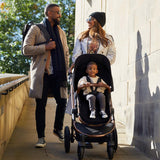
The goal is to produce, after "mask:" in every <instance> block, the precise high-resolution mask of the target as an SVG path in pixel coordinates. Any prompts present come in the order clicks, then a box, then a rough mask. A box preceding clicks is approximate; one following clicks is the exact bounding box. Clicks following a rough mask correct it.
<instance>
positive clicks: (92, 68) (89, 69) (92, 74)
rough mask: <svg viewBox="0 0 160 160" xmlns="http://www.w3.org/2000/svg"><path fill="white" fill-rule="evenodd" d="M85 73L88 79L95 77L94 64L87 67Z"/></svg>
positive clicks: (95, 69) (96, 70) (95, 66)
mask: <svg viewBox="0 0 160 160" xmlns="http://www.w3.org/2000/svg"><path fill="white" fill-rule="evenodd" d="M86 73H88V75H89V76H90V77H95V76H96V74H97V73H98V69H97V65H95V64H91V65H88V67H87V69H86Z"/></svg>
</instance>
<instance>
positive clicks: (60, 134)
mask: <svg viewBox="0 0 160 160" xmlns="http://www.w3.org/2000/svg"><path fill="white" fill-rule="evenodd" d="M53 134H54V135H56V136H57V137H58V138H59V140H60V141H61V142H63V141H64V136H63V133H62V130H57V129H54V130H53Z"/></svg>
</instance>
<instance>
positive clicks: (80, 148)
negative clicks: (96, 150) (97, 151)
mask: <svg viewBox="0 0 160 160" xmlns="http://www.w3.org/2000/svg"><path fill="white" fill-rule="evenodd" d="M84 148H85V147H84V146H80V145H79V144H78V148H77V154H78V160H82V159H83V156H84Z"/></svg>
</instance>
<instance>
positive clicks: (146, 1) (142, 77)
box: [75, 0, 160, 159]
mask: <svg viewBox="0 0 160 160" xmlns="http://www.w3.org/2000/svg"><path fill="white" fill-rule="evenodd" d="M95 11H103V12H106V25H105V26H104V29H105V31H106V32H107V33H108V34H111V35H112V36H113V38H114V41H115V45H116V50H117V55H116V62H115V63H114V64H113V65H112V66H111V68H112V75H113V80H114V88H115V90H114V92H112V102H113V106H114V108H115V114H116V120H117V121H120V122H122V123H123V124H125V126H126V135H127V139H126V141H127V143H128V144H133V145H135V146H136V147H138V148H139V149H140V150H142V151H143V152H145V153H146V154H148V155H149V156H151V157H152V158H153V159H160V32H159V29H160V0H152V1H151V0H120V1H118V0H76V22H75V38H76V37H77V36H78V34H79V33H80V32H82V31H84V30H87V26H88V24H87V22H86V19H87V17H88V16H89V15H90V14H91V13H92V12H95Z"/></svg>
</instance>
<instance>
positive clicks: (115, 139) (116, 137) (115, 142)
mask: <svg viewBox="0 0 160 160" xmlns="http://www.w3.org/2000/svg"><path fill="white" fill-rule="evenodd" d="M113 137H114V144H115V146H114V149H115V152H116V151H117V148H118V136H117V129H116V128H115V129H114V131H113Z"/></svg>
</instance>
